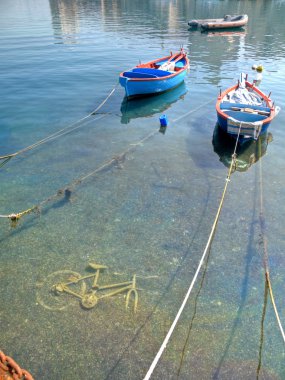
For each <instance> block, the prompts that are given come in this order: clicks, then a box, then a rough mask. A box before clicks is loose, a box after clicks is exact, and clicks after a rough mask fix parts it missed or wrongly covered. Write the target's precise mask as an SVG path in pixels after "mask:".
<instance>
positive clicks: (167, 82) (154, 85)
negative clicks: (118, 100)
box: [120, 70, 186, 98]
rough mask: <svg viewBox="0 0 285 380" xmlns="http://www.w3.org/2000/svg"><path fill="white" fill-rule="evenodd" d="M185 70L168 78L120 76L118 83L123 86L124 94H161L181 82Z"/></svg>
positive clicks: (135, 95) (128, 95) (129, 96)
mask: <svg viewBox="0 0 285 380" xmlns="http://www.w3.org/2000/svg"><path fill="white" fill-rule="evenodd" d="M185 75H186V70H184V71H182V72H181V73H178V74H177V75H175V76H172V77H170V78H167V77H162V78H158V79H155V80H135V79H132V78H126V77H120V84H121V86H123V87H124V88H125V91H126V96H127V97H128V98H131V97H139V96H149V95H155V94H161V93H163V92H166V91H168V90H171V89H172V88H174V87H177V86H178V85H179V84H180V83H182V82H183V80H184V78H185Z"/></svg>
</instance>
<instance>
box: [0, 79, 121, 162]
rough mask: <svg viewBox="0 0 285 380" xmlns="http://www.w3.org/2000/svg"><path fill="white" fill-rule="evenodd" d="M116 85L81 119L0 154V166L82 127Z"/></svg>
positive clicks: (108, 96)
mask: <svg viewBox="0 0 285 380" xmlns="http://www.w3.org/2000/svg"><path fill="white" fill-rule="evenodd" d="M117 87H118V84H117V85H116V86H115V87H114V88H113V89H112V90H111V92H110V93H109V94H108V95H107V97H106V98H105V99H104V100H103V101H102V102H101V103H100V104H99V106H98V107H96V108H95V109H94V110H93V111H92V112H90V113H89V114H88V115H86V116H84V117H82V118H81V119H79V120H77V121H75V122H73V123H72V124H69V125H67V126H66V127H64V128H62V129H60V130H59V131H57V132H54V133H52V134H51V135H49V136H47V137H45V138H43V139H41V140H39V141H36V142H35V143H33V144H31V145H29V146H27V147H25V148H23V149H20V150H18V151H17V152H14V153H10V154H6V155H4V156H0V160H4V161H3V162H2V163H1V164H0V168H1V166H3V165H4V164H6V163H7V162H8V161H9V160H10V159H11V158H13V157H16V156H18V155H20V154H23V153H25V152H27V151H29V150H32V149H34V148H36V147H38V146H40V145H43V144H45V143H47V142H49V141H51V140H55V139H57V138H58V137H61V136H63V135H66V134H68V133H70V132H72V131H74V130H76V129H79V128H81V127H83V126H84V125H86V121H87V119H88V118H90V117H91V116H93V115H96V113H97V112H98V111H99V109H100V108H102V107H103V105H104V104H105V103H106V102H107V100H108V99H109V98H110V97H111V96H112V95H113V93H114V92H115V90H116V88H117ZM104 116H105V115H102V116H101V117H99V118H97V119H95V120H99V119H101V118H102V117H104ZM91 120H93V119H90V120H89V121H91ZM89 121H88V122H89ZM82 122H84V123H83V124H80V125H78V124H79V123H82Z"/></svg>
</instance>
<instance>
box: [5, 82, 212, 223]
mask: <svg viewBox="0 0 285 380" xmlns="http://www.w3.org/2000/svg"><path fill="white" fill-rule="evenodd" d="M116 87H117V86H116ZM116 87H115V88H114V89H113V90H112V91H111V92H110V94H109V95H108V97H107V98H106V99H105V100H104V101H103V102H102V103H101V104H100V105H99V106H98V107H97V108H96V110H94V111H93V112H92V114H94V113H95V112H97V111H98V110H99V109H100V108H101V107H102V106H103V104H105V103H106V101H107V99H108V98H109V97H110V96H111V95H112V94H113V92H114V91H115V89H116ZM210 102H212V100H211V101H210ZM210 102H206V103H204V104H202V105H200V106H199V107H197V108H195V109H194V110H191V111H190V112H187V113H186V114H184V115H182V116H181V117H179V118H178V119H181V118H182V117H184V116H186V115H189V114H190V113H193V112H196V111H197V110H199V109H200V108H202V107H204V106H205V105H207V104H209V103H210ZM90 115H91V114H89V115H88V116H85V118H87V117H89V116H90ZM102 117H103V116H102ZM178 119H176V120H173V122H175V121H177V120H178ZM82 120H83V119H82ZM96 120H98V119H96ZM69 131H70V130H68V132H69ZM59 132H60V131H59ZM59 132H57V133H59ZM68 132H66V133H68ZM156 133H158V130H154V131H152V132H150V133H149V134H148V135H146V136H145V137H144V138H142V139H141V140H140V141H138V142H136V143H132V144H130V147H129V148H128V149H126V150H125V151H124V152H122V153H120V154H119V155H117V156H115V157H113V158H112V159H110V160H108V161H107V162H105V163H103V164H102V165H101V166H99V167H98V168H96V169H95V170H93V171H92V172H90V173H88V174H86V175H85V176H83V177H80V178H78V179H76V180H74V181H73V182H72V183H71V184H69V185H67V186H66V187H64V188H61V189H59V190H58V191H57V192H56V193H55V194H53V195H52V196H50V197H48V198H47V199H45V200H43V201H42V202H40V203H39V204H37V205H35V206H33V207H31V208H28V209H27V210H24V211H21V212H18V213H11V214H0V219H1V218H2V219H4V218H5V219H10V221H11V223H12V226H13V227H15V226H16V225H17V222H18V221H19V220H20V218H21V217H22V216H25V215H28V214H30V213H32V212H36V213H38V212H40V209H41V207H42V206H43V205H45V204H46V203H48V202H51V201H53V200H55V199H57V198H58V197H59V196H64V198H65V199H66V200H68V199H69V198H70V195H71V191H72V188H74V187H75V186H77V185H79V184H80V183H81V182H83V181H84V180H86V179H87V178H89V177H91V176H93V175H95V174H97V173H99V172H100V171H102V170H103V169H106V168H108V167H110V166H111V165H113V164H114V163H116V162H117V163H120V161H122V160H123V159H124V158H125V156H126V155H127V154H128V153H130V152H131V151H134V150H135V149H136V147H137V146H139V145H141V144H143V143H144V142H145V141H146V140H148V139H150V138H151V137H152V136H154V135H155V134H156ZM56 137H57V136H56ZM48 138H50V136H49V137H47V138H46V139H48ZM35 144H36V143H35ZM35 144H34V145H35ZM25 149H28V148H25ZM19 152H20V151H19ZM19 152H16V153H15V154H19ZM1 158H3V157H0V159H1ZM11 158H12V157H7V158H6V160H8V161H9V160H10V159H11ZM0 167H1V165H0Z"/></svg>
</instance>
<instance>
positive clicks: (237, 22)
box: [188, 15, 248, 30]
mask: <svg viewBox="0 0 285 380" xmlns="http://www.w3.org/2000/svg"><path fill="white" fill-rule="evenodd" d="M247 22H248V16H247V15H237V16H230V15H225V16H224V18H216V19H213V18H212V19H205V20H191V21H189V22H188V25H189V26H191V27H192V28H193V27H194V28H195V27H196V28H197V27H199V26H200V27H201V29H203V30H209V29H211V30H212V29H228V28H240V27H242V26H245V25H246V24H247Z"/></svg>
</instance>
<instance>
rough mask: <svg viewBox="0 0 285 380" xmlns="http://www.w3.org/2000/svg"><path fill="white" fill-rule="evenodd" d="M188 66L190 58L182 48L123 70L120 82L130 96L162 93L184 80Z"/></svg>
mask: <svg viewBox="0 0 285 380" xmlns="http://www.w3.org/2000/svg"><path fill="white" fill-rule="evenodd" d="M188 67H189V59H188V57H187V55H186V53H185V52H184V50H183V49H181V50H180V51H179V52H178V53H174V54H172V53H171V54H170V55H169V56H167V57H163V58H159V59H156V60H154V61H150V62H147V63H142V64H139V65H137V66H136V67H134V68H133V69H130V70H128V71H124V72H122V73H121V74H120V84H121V85H122V86H123V87H124V88H125V91H126V96H127V97H128V98H130V97H137V96H147V95H154V94H160V93H162V92H165V91H168V90H170V89H172V88H174V87H176V86H178V85H179V84H180V83H181V82H183V80H184V77H185V75H186V70H187V69H188Z"/></svg>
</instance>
